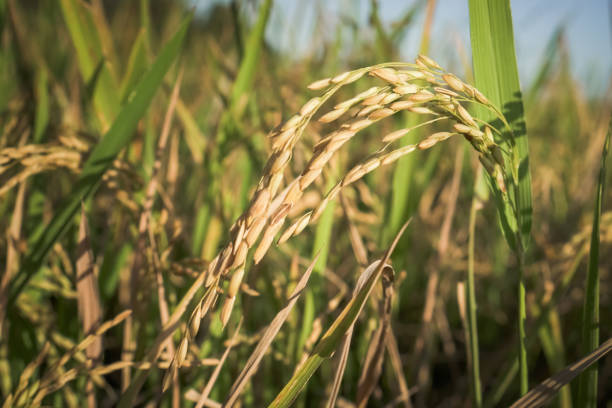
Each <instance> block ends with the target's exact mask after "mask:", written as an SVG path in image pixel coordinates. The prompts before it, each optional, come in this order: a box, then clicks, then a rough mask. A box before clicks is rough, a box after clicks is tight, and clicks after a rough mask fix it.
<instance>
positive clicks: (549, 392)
mask: <svg viewBox="0 0 612 408" xmlns="http://www.w3.org/2000/svg"><path fill="white" fill-rule="evenodd" d="M611 350H612V338H610V339H608V340H607V341H606V342H605V343H603V344H602V345H601V346H599V347H596V348H595V349H594V350H593V351H592V352H591V353H589V354H588V355H586V356H585V357H583V358H581V359H580V360H578V361H576V362H575V363H573V364H570V365H569V366H567V367H566V368H565V369H563V370H561V371H560V372H558V373H557V374H555V375H553V376H552V377H550V378H548V379H546V380H544V381H543V382H542V383H541V384H540V385H538V386H537V387H535V388H534V389H533V390H531V391H529V392H528V393H527V394H525V395H524V396H523V397H522V398H521V399H519V400H518V401H516V402H515V403H514V404H512V406H511V407H510V408H536V407H543V406H546V404H547V403H548V402H549V401H550V400H551V399H552V398H553V397H554V396H555V395H556V394H557V392H558V391H559V389H561V387H563V386H564V385H565V384H568V383H569V382H570V381H572V380H573V379H574V378H576V376H577V375H580V374H581V373H583V372H584V371H585V370H589V369H591V368H592V367H593V365H595V364H596V363H597V361H598V360H600V359H601V358H603V357H604V356H605V355H606V354H608V353H609V352H610V351H611ZM582 375H584V374H582ZM587 402H588V401H587V400H580V404H581V405H580V406H581V407H586V406H588V405H583V404H585V403H587ZM593 406H595V405H593Z"/></svg>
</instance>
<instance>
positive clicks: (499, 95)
mask: <svg viewBox="0 0 612 408" xmlns="http://www.w3.org/2000/svg"><path fill="white" fill-rule="evenodd" d="M469 9H470V39H471V44H472V58H473V65H474V80H475V83H476V87H477V88H478V89H480V90H481V91H482V92H483V93H484V94H485V95H487V97H488V98H489V100H490V101H491V102H492V103H493V104H494V105H496V106H497V107H498V109H501V111H502V112H503V114H504V116H505V118H506V120H507V122H508V124H509V127H510V129H509V130H506V131H505V132H504V138H503V139H504V140H502V141H501V143H502V147H503V149H502V150H503V151H504V153H503V154H504V161H505V167H506V173H507V174H506V178H507V179H508V181H509V182H510V186H509V188H508V192H507V194H501V192H500V191H499V189H498V188H496V187H495V186H494V184H495V183H490V184H491V187H492V191H493V192H494V193H495V198H496V201H497V208H498V213H499V216H500V217H499V218H500V223H501V226H502V231H503V233H504V235H505V238H506V240H507V242H508V245H509V246H510V247H511V248H512V249H513V250H514V252H515V254H516V256H517V263H518V272H519V273H518V275H519V276H518V334H519V347H518V349H519V353H518V354H519V368H520V390H521V394H524V393H526V392H527V390H528V386H529V381H528V369H527V349H526V346H525V343H526V335H525V320H526V310H525V284H524V279H523V270H524V252H525V249H526V248H527V246H528V245H529V234H530V231H531V213H532V207H531V175H530V171H529V151H528V144H527V130H526V126H525V118H524V113H523V102H522V97H521V90H520V85H519V77H518V70H517V66H516V55H515V51H514V33H513V29H512V15H511V12H510V1H509V0H499V1H488V0H469ZM477 108H478V117H480V118H483V119H485V120H487V121H494V119H495V118H494V117H492V113H488V115H487V112H485V110H484V109H483V108H482V107H477ZM496 127H498V128H501V126H496ZM487 178H488V179H489V181H491V180H490V177H487Z"/></svg>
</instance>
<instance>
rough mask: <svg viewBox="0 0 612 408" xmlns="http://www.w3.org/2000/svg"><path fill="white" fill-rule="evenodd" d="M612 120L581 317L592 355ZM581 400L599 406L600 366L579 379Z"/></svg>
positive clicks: (585, 347) (586, 350)
mask: <svg viewBox="0 0 612 408" xmlns="http://www.w3.org/2000/svg"><path fill="white" fill-rule="evenodd" d="M611 133H612V121H611V122H610V125H609V127H608V133H607V134H606V138H605V140H604V146H603V151H602V153H601V167H600V169H599V180H598V183H597V193H596V194H595V209H594V211H593V229H592V231H591V250H590V253H589V267H588V270H587V278H586V290H585V297H584V310H583V316H582V350H583V353H585V354H586V353H590V352H592V351H593V350H595V349H597V347H598V346H599V222H600V218H601V201H602V198H603V196H604V186H605V184H606V157H607V156H608V151H609V150H610V134H611ZM578 401H580V403H581V404H584V406H585V407H595V406H597V366H594V367H591V368H590V369H589V370H587V371H586V372H585V373H584V374H582V375H581V376H580V381H579V383H578Z"/></svg>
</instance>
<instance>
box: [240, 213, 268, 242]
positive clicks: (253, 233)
mask: <svg viewBox="0 0 612 408" xmlns="http://www.w3.org/2000/svg"><path fill="white" fill-rule="evenodd" d="M265 226H266V217H265V216H264V215H261V216H259V217H257V218H256V219H255V220H254V221H253V223H252V224H251V226H250V227H249V229H248V231H247V233H246V236H245V237H244V239H245V241H246V242H247V245H248V246H249V247H252V246H253V245H254V244H255V241H257V238H259V234H261V231H262V230H263V229H264V227H265Z"/></svg>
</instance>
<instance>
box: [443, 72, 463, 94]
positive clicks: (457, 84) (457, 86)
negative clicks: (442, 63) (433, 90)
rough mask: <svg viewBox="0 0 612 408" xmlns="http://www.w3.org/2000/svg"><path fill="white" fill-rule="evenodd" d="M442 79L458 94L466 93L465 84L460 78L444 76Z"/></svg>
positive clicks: (450, 75)
mask: <svg viewBox="0 0 612 408" xmlns="http://www.w3.org/2000/svg"><path fill="white" fill-rule="evenodd" d="M442 79H443V80H444V82H446V83H447V84H448V86H450V87H451V88H452V89H453V90H455V91H457V92H464V90H465V84H464V83H463V81H461V80H460V79H459V78H457V77H456V76H454V75H452V74H444V75H442Z"/></svg>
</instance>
